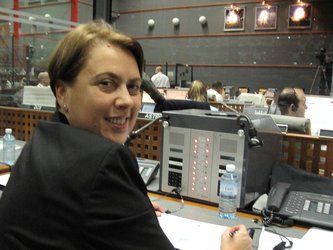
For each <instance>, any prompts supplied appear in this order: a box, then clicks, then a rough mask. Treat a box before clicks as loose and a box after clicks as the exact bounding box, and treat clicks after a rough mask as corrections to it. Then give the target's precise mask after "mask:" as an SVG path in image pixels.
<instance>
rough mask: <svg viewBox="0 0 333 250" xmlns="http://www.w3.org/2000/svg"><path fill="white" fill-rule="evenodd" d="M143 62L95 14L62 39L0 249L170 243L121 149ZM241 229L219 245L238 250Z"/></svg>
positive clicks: (15, 172)
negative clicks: (50, 100)
mask: <svg viewBox="0 0 333 250" xmlns="http://www.w3.org/2000/svg"><path fill="white" fill-rule="evenodd" d="M143 58H144V57H143V51H142V48H141V46H140V44H139V43H138V42H137V41H136V40H134V39H133V38H131V37H128V36H126V35H124V34H122V33H119V32H117V31H115V30H113V28H112V26H111V25H109V24H107V23H106V22H104V21H102V20H99V21H92V22H90V23H88V24H83V25H80V26H78V27H77V28H76V29H74V30H72V31H71V32H69V33H68V34H67V35H66V36H65V37H64V38H63V39H62V40H61V41H60V43H59V44H58V46H57V47H56V48H55V51H54V53H53V55H52V57H51V59H50V63H49V70H48V72H49V74H50V80H51V89H52V91H53V93H54V95H55V97H56V111H55V113H54V115H53V117H52V120H51V121H40V122H39V123H38V125H37V126H36V128H35V130H34V134H33V136H32V139H31V140H30V141H29V142H27V143H26V144H25V146H24V148H23V149H22V152H21V154H20V156H19V158H18V160H17V161H16V163H15V164H14V166H13V167H12V172H11V176H10V179H9V181H8V183H7V186H6V188H5V190H4V192H3V195H2V197H1V202H0V249H1V250H9V249H15V250H19V249H57V250H62V249H68V250H70V249H122V250H124V249H125V250H126V249H152V250H153V249H154V250H155V249H160V250H164V249H168V250H169V249H174V247H173V245H172V244H171V242H170V241H169V239H168V238H167V236H166V235H165V234H164V232H163V230H162V229H161V227H160V225H159V223H158V220H157V215H158V214H160V213H161V212H163V209H162V208H161V207H160V206H159V205H158V204H156V203H152V202H151V201H150V199H149V197H148V195H147V189H146V186H145V184H144V182H143V179H142V177H141V175H140V173H139V167H138V163H137V160H136V158H135V156H134V155H133V153H132V152H131V151H130V149H128V148H127V147H126V146H125V145H124V142H125V141H126V139H127V137H128V134H129V133H130V132H131V131H132V129H133V128H134V125H135V123H136V119H137V116H138V112H139V109H140V106H141V89H140V87H141V81H142V80H141V72H142V68H143ZM73 62H75V63H73ZM228 230H229V231H230V230H232V231H233V232H234V231H237V234H235V237H232V239H230V238H231V237H229V238H227V236H226V235H227V232H228ZM244 230H245V227H243V226H238V227H235V228H231V229H227V232H226V233H225V234H224V235H223V236H221V238H222V241H223V242H222V246H221V249H234V250H238V249H239V250H240V249H245V247H247V246H248V245H249V244H251V239H249V238H250V237H249V236H247V237H246V236H245V235H244Z"/></svg>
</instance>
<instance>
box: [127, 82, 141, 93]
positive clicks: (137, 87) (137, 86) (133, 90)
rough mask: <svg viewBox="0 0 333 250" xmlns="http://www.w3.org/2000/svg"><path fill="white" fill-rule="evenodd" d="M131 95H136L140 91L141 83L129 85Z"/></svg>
mask: <svg viewBox="0 0 333 250" xmlns="http://www.w3.org/2000/svg"><path fill="white" fill-rule="evenodd" d="M127 89H128V93H130V95H136V94H138V93H139V92H140V84H131V85H128V86H127Z"/></svg>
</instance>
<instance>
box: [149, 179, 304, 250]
mask: <svg viewBox="0 0 333 250" xmlns="http://www.w3.org/2000/svg"><path fill="white" fill-rule="evenodd" d="M147 189H148V190H149V191H148V195H149V197H150V199H151V200H152V201H156V202H157V203H159V204H160V205H161V206H162V207H163V208H164V209H166V210H170V211H174V210H178V209H179V208H180V207H181V202H180V200H179V199H177V198H173V197H170V196H167V195H164V194H160V193H159V191H158V190H159V174H157V176H156V177H155V179H154V180H153V181H152V182H151V183H150V184H149V185H148V186H147ZM172 214H173V215H176V216H179V217H183V218H187V219H191V220H197V221H201V222H206V223H211V224H216V225H222V226H226V227H229V226H234V225H236V224H244V225H245V226H246V227H247V228H250V227H256V228H258V227H261V223H255V222H253V219H254V218H256V219H258V220H260V219H261V217H260V216H257V215H253V214H248V213H244V212H237V217H236V219H233V220H226V219H221V218H219V216H218V208H217V207H216V206H212V205H206V204H202V203H199V202H193V201H187V200H185V201H184V206H183V208H182V209H179V210H178V211H176V212H173V213H172ZM274 229H275V230H276V231H277V232H278V233H280V234H282V235H285V236H289V237H292V238H299V239H300V238H302V237H303V236H304V235H305V234H306V232H307V230H308V228H307V227H301V226H294V227H291V228H279V227H274ZM259 235H260V230H256V232H255V236H254V239H253V246H252V247H253V249H258V245H259Z"/></svg>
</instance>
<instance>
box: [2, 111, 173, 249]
mask: <svg viewBox="0 0 333 250" xmlns="http://www.w3.org/2000/svg"><path fill="white" fill-rule="evenodd" d="M55 120H56V121H52V122H49V121H42V122H40V123H39V124H38V125H37V127H36V128H35V132H34V135H33V137H32V139H31V141H29V142H27V143H26V145H25V147H24V148H23V150H22V153H21V155H20V157H19V158H18V160H17V162H16V164H15V165H14V166H13V169H12V173H11V176H10V179H9V182H8V184H7V186H6V188H5V190H4V193H3V195H2V198H1V200H0V249H1V250H5V249H33V250H35V249H43V250H44V249H47V250H50V249H57V250H59V249H71V250H72V249H154V250H156V249H174V248H173V246H172V244H171V243H170V242H169V240H168V239H167V237H166V236H165V234H164V233H163V231H162V229H161V228H160V226H159V224H158V220H157V218H156V215H155V212H154V209H153V207H152V205H151V202H150V200H149V197H148V196H147V190H146V187H145V185H144V182H143V181H142V178H141V176H140V174H139V172H138V164H137V161H136V158H135V157H134V156H133V154H132V153H131V152H130V151H129V150H128V149H127V148H126V147H125V146H123V145H120V144H117V143H114V142H112V141H110V140H108V139H105V138H103V137H101V136H98V135H95V134H93V133H90V132H87V131H85V130H81V129H77V128H73V127H71V126H69V125H68V124H65V123H66V122H67V121H66V119H65V118H64V116H62V115H59V113H58V114H57V117H56V118H55ZM60 121H62V122H60Z"/></svg>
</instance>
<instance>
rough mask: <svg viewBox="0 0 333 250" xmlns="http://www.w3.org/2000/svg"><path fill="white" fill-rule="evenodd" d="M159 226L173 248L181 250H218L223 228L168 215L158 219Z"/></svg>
mask: <svg viewBox="0 0 333 250" xmlns="http://www.w3.org/2000/svg"><path fill="white" fill-rule="evenodd" d="M159 222H160V225H161V227H162V229H163V231H164V233H165V234H166V235H167V237H168V238H169V240H170V241H171V243H172V244H173V245H174V247H176V248H179V249H181V250H219V249H220V243H221V236H222V234H223V232H224V230H225V229H226V227H224V226H220V225H215V224H210V223H205V222H200V221H195V220H190V219H186V218H182V217H178V216H174V215H170V214H162V216H161V217H159Z"/></svg>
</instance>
